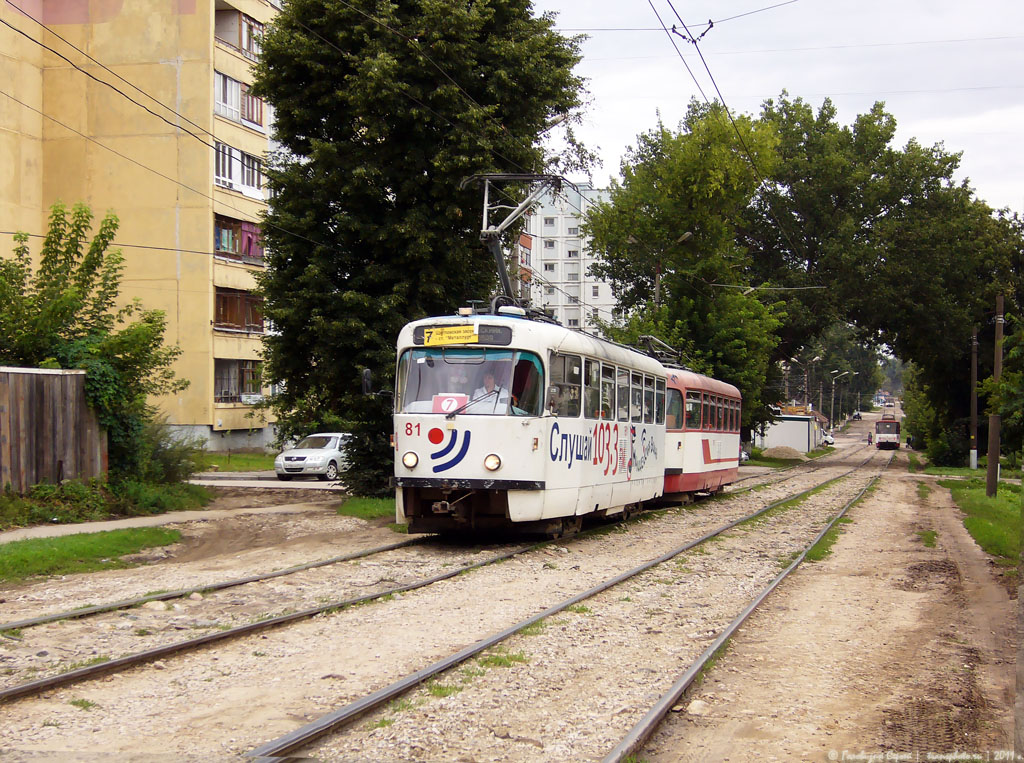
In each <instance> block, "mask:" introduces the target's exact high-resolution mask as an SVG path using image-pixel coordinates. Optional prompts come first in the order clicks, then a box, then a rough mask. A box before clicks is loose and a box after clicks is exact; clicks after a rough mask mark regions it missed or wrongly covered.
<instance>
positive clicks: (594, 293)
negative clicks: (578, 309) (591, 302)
mask: <svg viewBox="0 0 1024 763" xmlns="http://www.w3.org/2000/svg"><path fill="white" fill-rule="evenodd" d="M590 294H591V295H592V296H594V297H600V296H601V287H600V286H592V287H591V289H590Z"/></svg>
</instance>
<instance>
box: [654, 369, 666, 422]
mask: <svg viewBox="0 0 1024 763" xmlns="http://www.w3.org/2000/svg"><path fill="white" fill-rule="evenodd" d="M654 423H655V424H664V423H665V380H664V379H655V380H654Z"/></svg>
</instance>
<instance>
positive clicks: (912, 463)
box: [907, 451, 925, 472]
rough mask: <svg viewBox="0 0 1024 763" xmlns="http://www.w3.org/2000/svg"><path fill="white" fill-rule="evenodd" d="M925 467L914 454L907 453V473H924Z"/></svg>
mask: <svg viewBox="0 0 1024 763" xmlns="http://www.w3.org/2000/svg"><path fill="white" fill-rule="evenodd" d="M924 468H925V465H924V464H923V463H922V462H921V459H919V458H918V457H917V454H916V453H911V452H909V451H908V452H907V471H908V472H920V471H924Z"/></svg>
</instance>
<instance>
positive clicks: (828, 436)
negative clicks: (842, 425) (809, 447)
mask: <svg viewBox="0 0 1024 763" xmlns="http://www.w3.org/2000/svg"><path fill="white" fill-rule="evenodd" d="M821 441H822V442H823V443H825V444H826V445H835V444H836V438H835V437H833V436H832V433H831V432H825V434H823V435H822V436H821Z"/></svg>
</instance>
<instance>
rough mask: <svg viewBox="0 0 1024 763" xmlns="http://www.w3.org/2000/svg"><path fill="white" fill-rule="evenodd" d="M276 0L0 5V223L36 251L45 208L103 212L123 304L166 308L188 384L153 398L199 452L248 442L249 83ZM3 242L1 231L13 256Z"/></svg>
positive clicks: (261, 197)
mask: <svg viewBox="0 0 1024 763" xmlns="http://www.w3.org/2000/svg"><path fill="white" fill-rule="evenodd" d="M279 7H280V0H272V1H271V0H132V2H86V0H81V1H80V2H67V1H63V2H57V1H56V0H4V1H3V2H0V22H3V23H2V24H0V167H2V168H3V170H4V175H3V182H0V231H15V230H23V231H26V232H28V233H29V234H30V235H31V236H32V238H31V245H32V246H33V248H34V249H36V250H38V248H39V246H40V244H41V236H42V235H43V234H44V233H45V231H46V228H47V217H48V212H49V208H50V206H51V205H52V204H53V203H54V202H55V201H58V200H60V201H63V202H64V203H65V204H67V205H68V206H71V205H72V204H74V203H76V202H79V201H81V202H84V203H86V204H88V205H89V206H90V207H91V208H92V210H93V212H94V214H95V215H96V217H97V218H101V217H102V216H103V215H104V214H105V213H106V212H107V211H113V212H114V213H115V214H116V215H117V217H118V218H119V220H120V229H119V231H118V234H117V237H116V241H117V243H118V246H119V247H120V248H121V250H122V251H123V253H124V255H125V270H124V277H123V280H122V288H121V298H122V300H123V301H124V302H126V303H127V302H130V301H131V300H133V299H135V298H138V299H140V300H141V302H142V304H143V306H144V307H145V308H147V309H159V310H162V311H164V313H165V314H166V316H167V324H168V328H167V332H166V340H167V342H169V343H176V344H178V345H179V346H180V347H181V349H182V350H183V354H182V356H181V357H180V358H179V360H178V362H177V364H176V366H175V372H176V374H177V375H178V376H179V377H181V378H184V379H188V380H189V382H190V386H189V388H188V389H187V390H186V391H184V392H182V393H180V394H177V395H174V396H168V397H166V398H161V399H159V400H155V401H154V402H155V403H157V404H158V406H159V407H160V408H161V410H162V411H163V412H164V413H165V414H166V415H167V417H168V420H169V421H170V423H171V424H172V425H174V426H175V427H177V428H179V429H180V430H181V431H183V432H185V433H189V434H192V435H196V436H199V437H201V438H202V439H204V440H206V441H207V442H208V447H209V448H210V449H212V450H222V449H226V448H238V447H258V446H261V445H263V444H264V443H265V442H267V441H268V440H269V439H270V437H271V435H272V426H270V425H268V424H267V423H266V422H265V421H263V420H262V419H261V418H260V417H259V416H258V415H257V416H256V417H255V418H254V417H253V415H252V414H253V411H254V409H253V405H254V404H255V403H257V402H258V401H259V400H260V399H261V398H262V392H263V390H261V389H260V385H259V371H260V351H261V347H262V336H263V332H264V330H265V326H264V323H263V318H262V315H261V309H260V301H259V299H258V298H257V297H255V296H254V295H253V293H252V292H253V288H254V286H255V283H256V281H255V276H256V274H257V273H258V272H260V270H261V269H262V268H263V250H262V245H261V238H260V231H259V226H258V220H259V216H260V212H261V211H262V210H263V209H264V208H265V206H266V193H265V191H264V189H263V182H262V179H263V162H264V157H265V155H266V152H267V150H268V148H269V134H270V124H271V121H272V114H271V110H270V108H269V106H268V105H267V104H264V103H262V102H261V101H260V99H258V98H255V97H254V96H252V95H251V94H250V93H249V83H251V82H252V75H251V72H250V69H251V66H252V63H253V61H255V60H256V59H257V58H258V56H259V53H260V36H261V33H262V30H263V27H264V25H265V24H267V23H268V22H269V21H270V20H271V19H272V18H273V17H274V15H275V14H276V13H277V11H278V9H279ZM10 245H11V237H10V236H9V235H0V248H2V249H4V250H7V251H9V249H10Z"/></svg>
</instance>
